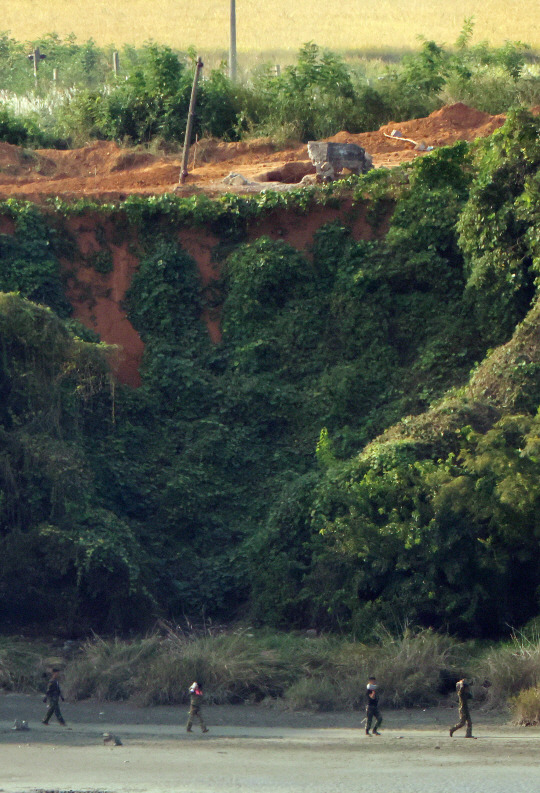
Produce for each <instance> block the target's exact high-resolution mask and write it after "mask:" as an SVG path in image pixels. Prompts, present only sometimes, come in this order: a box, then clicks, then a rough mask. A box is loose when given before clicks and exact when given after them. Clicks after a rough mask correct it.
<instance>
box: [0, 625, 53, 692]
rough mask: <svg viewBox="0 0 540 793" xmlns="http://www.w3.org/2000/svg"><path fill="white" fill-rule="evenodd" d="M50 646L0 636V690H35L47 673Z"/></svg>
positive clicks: (41, 683) (40, 685)
mask: <svg viewBox="0 0 540 793" xmlns="http://www.w3.org/2000/svg"><path fill="white" fill-rule="evenodd" d="M47 656H50V648H48V647H46V646H45V645H42V644H36V643H35V642H30V641H25V640H24V639H13V638H11V637H3V636H0V691H35V690H37V689H39V688H41V687H42V686H43V681H44V679H45V677H46V675H47Z"/></svg>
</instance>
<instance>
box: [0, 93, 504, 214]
mask: <svg viewBox="0 0 540 793" xmlns="http://www.w3.org/2000/svg"><path fill="white" fill-rule="evenodd" d="M504 120H505V117H504V116H490V115H489V114H488V113H482V112H481V111H479V110H475V109H473V108H470V107H467V106H466V105H463V104H455V105H449V106H446V107H443V108H441V109H440V110H437V111H436V112H435V113H432V114H431V115H430V116H428V117H427V118H422V119H416V120H413V121H407V122H399V123H397V122H390V123H389V124H386V125H385V126H383V127H381V129H380V130H378V131H376V132H366V133H362V134H358V135H353V134H350V133H348V132H346V131H342V132H339V133H338V134H337V135H334V136H333V137H332V138H329V139H328V140H331V141H337V142H347V143H356V144H358V145H360V146H362V147H363V148H364V149H365V150H366V151H367V152H368V153H369V154H370V155H371V156H372V158H373V164H374V166H375V167H376V168H379V167H393V166H396V165H399V164H400V163H402V162H407V161H409V160H412V159H414V158H415V157H418V156H423V155H422V153H421V152H419V151H417V150H415V148H414V145H413V144H412V143H409V142H408V141H405V140H400V139H399V138H389V137H386V136H385V134H384V133H386V135H390V134H391V133H392V131H393V130H399V131H400V133H401V134H402V135H403V137H404V138H411V139H412V140H414V141H416V142H418V143H423V144H424V145H425V146H426V147H434V148H437V147H439V146H447V145H450V144H452V143H455V142H457V141H459V140H466V141H471V140H474V139H475V138H479V137H486V136H488V135H490V134H491V133H492V132H494V131H495V130H496V129H498V128H499V127H500V126H501V125H502V124H503V123H504ZM192 152H193V154H194V156H195V161H194V162H193V155H192V158H191V162H190V166H189V175H188V178H187V180H186V182H185V184H184V185H183V186H182V187H181V188H180V189H179V192H180V194H183V195H191V194H193V193H197V192H204V193H206V194H210V195H213V194H214V195H219V194H222V193H224V192H257V191H259V190H262V189H289V188H288V187H286V186H287V185H289V186H290V184H296V183H298V182H299V181H300V179H301V178H302V176H304V175H306V174H308V173H313V174H314V172H315V171H314V168H313V166H312V165H311V163H310V162H309V158H308V154H307V146H305V145H301V144H300V145H297V146H295V147H291V148H285V149H282V150H280V151H276V150H275V147H274V146H273V145H272V144H271V142H270V141H268V140H264V139H258V140H252V141H246V142H240V143H223V142H221V141H216V140H204V139H203V140H201V141H199V142H198V144H197V145H196V146H194V147H193V149H192ZM180 166H181V155H180V154H174V155H171V154H169V155H156V154H152V153H150V152H149V151H143V150H140V149H139V150H137V149H122V148H120V147H119V146H117V145H116V144H115V143H111V142H107V141H99V142H95V143H91V144H89V145H88V146H85V147H84V148H80V149H73V150H68V151H58V150H55V149H41V150H37V151H29V150H27V149H22V148H20V147H17V146H12V145H10V144H8V143H0V197H2V198H9V197H19V198H23V197H24V198H29V199H31V200H35V201H40V200H41V199H42V198H43V197H46V196H51V195H58V196H64V197H66V198H69V197H82V196H89V197H93V198H95V199H98V200H114V199H120V200H121V199H122V198H124V197H126V196H127V195H130V194H134V193H138V194H143V195H144V194H146V195H152V194H157V193H167V192H171V191H172V190H174V189H175V187H177V185H178V179H179V174H180ZM231 172H234V173H240V174H242V176H244V177H245V178H246V179H247V180H249V181H250V182H253V183H255V184H251V185H249V186H239V187H238V186H230V185H226V184H224V183H223V179H224V178H225V177H226V176H227V175H228V174H230V173H231Z"/></svg>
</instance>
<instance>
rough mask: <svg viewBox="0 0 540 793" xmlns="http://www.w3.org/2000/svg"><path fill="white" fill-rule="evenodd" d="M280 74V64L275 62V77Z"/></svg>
mask: <svg viewBox="0 0 540 793" xmlns="http://www.w3.org/2000/svg"><path fill="white" fill-rule="evenodd" d="M280 74H281V66H280V65H279V63H276V77H279V76H280Z"/></svg>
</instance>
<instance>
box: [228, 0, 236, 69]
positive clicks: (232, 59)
mask: <svg viewBox="0 0 540 793" xmlns="http://www.w3.org/2000/svg"><path fill="white" fill-rule="evenodd" d="M229 79H230V80H232V81H233V83H234V82H236V0H231V38H230V46H229Z"/></svg>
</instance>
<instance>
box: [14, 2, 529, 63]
mask: <svg viewBox="0 0 540 793" xmlns="http://www.w3.org/2000/svg"><path fill="white" fill-rule="evenodd" d="M2 6H3V14H2V22H1V23H0V24H1V29H3V30H5V31H10V33H11V35H12V36H13V37H14V38H16V39H18V40H21V41H31V40H33V39H35V38H37V37H39V36H42V35H44V34H46V33H50V32H57V33H59V34H60V35H62V36H64V35H68V34H69V33H75V35H76V36H77V38H78V39H79V40H86V39H89V38H93V39H94V41H95V42H96V43H97V44H100V45H105V44H115V45H117V46H121V45H122V44H126V43H128V44H133V45H139V44H141V43H143V42H144V41H148V40H149V39H153V40H154V41H157V42H159V43H160V44H168V45H170V46H172V47H175V48H179V49H185V48H187V47H188V46H190V45H193V46H195V47H196V48H197V50H198V51H199V52H201V54H203V55H204V54H205V53H206V54H212V55H214V56H215V55H216V54H219V53H220V52H223V53H225V52H226V50H227V47H228V36H229V0H198V2H189V0H153V2H148V0H116V2H110V1H109V0H85V2H84V3H79V2H74V0H41V1H40V0H4V1H3V3H2ZM236 9H237V46H238V51H239V53H244V54H245V55H248V54H250V55H251V57H252V56H253V55H254V54H256V53H262V54H264V55H268V56H272V55H274V56H275V57H278V56H280V55H281V56H283V55H285V56H286V53H287V52H290V53H294V52H295V51H296V50H298V48H299V47H300V46H301V45H302V44H303V43H305V42H306V41H315V42H316V43H317V44H319V46H321V47H327V48H330V49H332V50H335V51H338V52H342V53H347V52H351V53H352V52H360V53H368V54H376V53H381V54H384V53H389V52H392V51H403V50H407V49H413V48H416V47H418V40H417V36H418V35H423V36H425V37H426V38H428V39H434V40H435V41H437V43H439V44H443V43H445V44H447V45H450V44H452V43H453V42H454V41H455V40H456V38H457V36H458V35H459V32H460V30H461V28H462V26H463V21H464V19H466V18H468V17H473V18H474V21H475V30H474V37H473V42H478V41H488V42H489V44H491V45H493V46H498V45H501V44H502V43H504V41H506V40H511V41H516V40H521V41H523V42H526V43H528V44H530V45H531V46H532V47H533V48H534V49H535V50H540V3H538V0H507V2H503V0H424V2H418V0H401V2H398V0H335V2H334V3H332V4H329V3H327V2H325V0H296V2H294V3H291V2H290V0H273V2H271V3H261V2H259V1H258V0H237V2H236Z"/></svg>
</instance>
